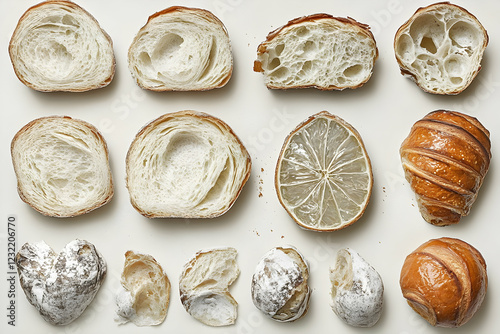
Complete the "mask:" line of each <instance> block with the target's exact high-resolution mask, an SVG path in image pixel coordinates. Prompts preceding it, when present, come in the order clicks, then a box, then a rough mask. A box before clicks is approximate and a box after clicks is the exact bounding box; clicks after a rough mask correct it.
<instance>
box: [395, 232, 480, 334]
mask: <svg viewBox="0 0 500 334" xmlns="http://www.w3.org/2000/svg"><path fill="white" fill-rule="evenodd" d="M399 283H400V285H401V291H402V292H403V296H404V297H405V298H406V299H407V302H408V304H409V305H410V306H411V307H412V309H413V310H414V311H415V312H417V313H418V314H419V315H421V316H422V317H423V318H424V319H425V320H427V321H428V322H429V323H430V324H431V325H433V326H440V327H459V326H462V325H463V324H465V323H466V322H467V321H469V320H470V319H471V318H472V316H473V315H474V314H475V313H476V311H477V310H478V309H479V307H480V306H481V303H482V302H483V300H484V297H485V295H486V289H487V287H488V276H487V273H486V263H485V261H484V258H483V257H482V255H481V253H479V251H478V250H477V249H475V248H474V247H472V246H471V245H469V244H468V243H466V242H464V241H461V240H459V239H453V238H440V239H433V240H430V241H428V242H426V243H424V244H423V245H421V246H420V247H418V248H417V249H416V250H415V251H413V252H412V253H411V254H410V255H408V257H407V258H406V260H405V262H404V264H403V268H402V270H401V277H400V281H399Z"/></svg>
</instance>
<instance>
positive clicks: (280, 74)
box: [272, 67, 288, 79]
mask: <svg viewBox="0 0 500 334" xmlns="http://www.w3.org/2000/svg"><path fill="white" fill-rule="evenodd" d="M272 75H273V76H274V77H275V78H278V79H281V78H283V77H286V76H288V69H286V68H285V67H280V68H278V69H277V70H276V71H274V72H273V74H272Z"/></svg>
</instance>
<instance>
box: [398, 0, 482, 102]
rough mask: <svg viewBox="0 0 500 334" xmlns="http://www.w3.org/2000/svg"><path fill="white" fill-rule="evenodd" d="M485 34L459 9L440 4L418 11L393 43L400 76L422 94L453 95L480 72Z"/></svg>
mask: <svg viewBox="0 0 500 334" xmlns="http://www.w3.org/2000/svg"><path fill="white" fill-rule="evenodd" d="M487 45H488V34H487V32H486V30H485V29H484V27H483V26H482V25H481V23H480V22H479V21H478V20H477V18H476V17H475V16H474V15H472V14H471V13H469V12H468V11H467V10H465V9H464V8H462V7H459V6H456V5H453V4H450V3H448V2H441V3H436V4H433V5H430V6H428V7H425V8H419V9H418V10H417V11H416V12H415V14H413V16H412V17H411V18H410V19H409V20H408V21H407V22H406V23H405V24H403V25H402V26H401V27H400V28H399V30H398V31H397V33H396V37H395V39H394V51H395V53H396V59H397V61H398V64H399V67H400V69H401V73H402V74H403V75H405V76H408V77H410V78H411V79H413V80H414V81H415V82H416V83H417V85H418V86H419V87H420V88H422V89H423V90H424V91H426V92H429V93H433V94H449V95H454V94H458V93H460V92H462V91H463V90H464V89H466V88H467V87H468V86H469V85H470V83H471V82H472V80H473V79H474V78H475V77H476V75H477V73H478V72H479V70H480V69H481V59H482V57H483V52H484V50H485V48H486V46H487Z"/></svg>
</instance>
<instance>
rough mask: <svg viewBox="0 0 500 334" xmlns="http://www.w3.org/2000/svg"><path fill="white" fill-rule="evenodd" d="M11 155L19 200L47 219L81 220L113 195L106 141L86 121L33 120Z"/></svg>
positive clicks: (21, 132) (15, 141)
mask: <svg viewBox="0 0 500 334" xmlns="http://www.w3.org/2000/svg"><path fill="white" fill-rule="evenodd" d="M11 154H12V164H13V166H14V171H15V173H16V176H17V188H18V192H19V196H20V197H21V199H22V200H23V201H24V202H26V203H28V204H29V205H30V206H32V207H33V208H34V209H35V210H37V211H39V212H40V213H42V214H44V215H47V216H53V217H73V216H77V215H81V214H84V213H87V212H89V211H92V210H94V209H96V208H98V207H100V206H102V205H104V204H106V203H107V202H109V201H110V200H111V197H112V196H113V180H112V176H111V169H110V166H109V161H108V148H107V145H106V142H105V141H104V138H103V137H102V136H101V134H100V133H99V132H98V131H97V129H96V128H95V127H94V126H93V125H91V124H89V123H87V122H84V121H81V120H76V119H72V118H70V117H58V116H52V117H43V118H39V119H36V120H34V121H31V122H30V123H28V124H26V125H25V126H24V127H23V128H22V129H21V130H19V131H18V132H17V134H16V135H15V136H14V139H13V140H12V144H11Z"/></svg>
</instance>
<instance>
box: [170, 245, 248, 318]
mask: <svg viewBox="0 0 500 334" xmlns="http://www.w3.org/2000/svg"><path fill="white" fill-rule="evenodd" d="M237 255H238V252H237V251H236V249H234V248H231V247H225V248H214V249H210V250H204V251H199V252H197V253H196V254H195V255H194V257H193V258H191V259H190V260H189V261H188V262H187V263H186V265H185V266H184V270H183V271H182V273H181V276H180V278H179V291H180V297H181V302H182V305H183V306H184V308H185V309H186V311H187V312H188V313H189V314H190V315H191V316H192V317H193V318H195V319H196V320H198V321H200V322H202V323H204V324H205V325H208V326H213V327H219V326H228V325H232V324H234V322H235V321H236V317H237V315H238V309H237V307H238V303H237V302H236V300H234V298H233V296H231V294H230V293H229V286H230V285H231V284H233V282H234V281H235V280H236V278H238V276H239V274H240V269H239V267H238V263H237V262H236V256H237Z"/></svg>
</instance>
